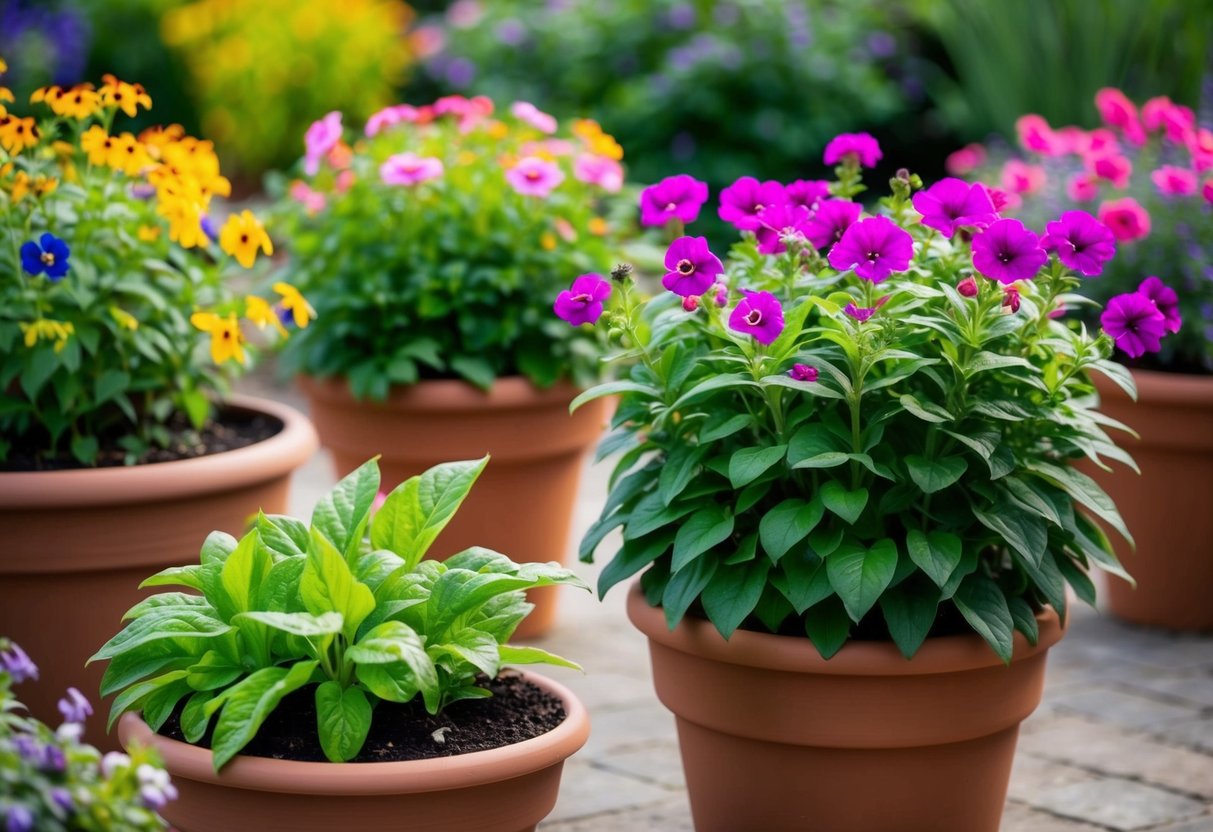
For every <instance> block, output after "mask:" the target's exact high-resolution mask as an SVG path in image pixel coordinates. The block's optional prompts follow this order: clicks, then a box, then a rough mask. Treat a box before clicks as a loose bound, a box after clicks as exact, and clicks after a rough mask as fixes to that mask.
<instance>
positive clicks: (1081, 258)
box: [1041, 211, 1116, 277]
mask: <svg viewBox="0 0 1213 832" xmlns="http://www.w3.org/2000/svg"><path fill="white" fill-rule="evenodd" d="M1045 230H1046V231H1047V232H1048V233H1047V234H1046V235H1045V237H1044V239H1043V240H1041V244H1042V245H1043V246H1044V247H1045V249H1046V250H1048V251H1056V252H1057V257H1058V258H1059V259H1060V260H1061V262H1062V263H1065V264H1066V265H1067V266H1069V267H1070V268H1071V269H1074V270H1075V271H1078V272H1081V273H1082V274H1084V275H1086V276H1087V277H1095V276H1096V275H1098V274H1101V273H1102V272H1103V267H1104V263H1106V262H1108V261H1109V260H1111V259H1112V257H1113V255H1115V254H1116V243H1115V241H1114V239H1113V237H1112V232H1111V231H1110V230H1109V229H1108V227H1107V226H1106V225H1104V224H1103V223H1101V222H1100V221H1099V220H1097V219H1095V217H1093V216H1091V215H1090V214H1088V213H1087V212H1086V211H1066V212H1065V213H1064V214H1062V215H1061V217H1060V218H1059V219H1057V220H1055V221H1054V222H1051V223H1049V224H1048V226H1046V228H1045Z"/></svg>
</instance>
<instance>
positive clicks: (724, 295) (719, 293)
mask: <svg viewBox="0 0 1213 832" xmlns="http://www.w3.org/2000/svg"><path fill="white" fill-rule="evenodd" d="M708 292H709V293H711V294H712V299H713V300H714V301H716V305H717V306H724V305H725V304H727V303H728V302H729V287H727V286H725V285H724V284H723V283H715V284H713V285H712V287H711V288H710V289H708Z"/></svg>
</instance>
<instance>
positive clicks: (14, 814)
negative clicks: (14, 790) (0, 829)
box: [4, 803, 34, 832]
mask: <svg viewBox="0 0 1213 832" xmlns="http://www.w3.org/2000/svg"><path fill="white" fill-rule="evenodd" d="M33 828H34V816H33V815H32V814H31V813H30V810H29V809H27V808H25V807H24V806H22V805H21V804H20V803H15V804H13V805H12V806H9V807H8V809H6V810H5V816H4V829H5V832H30V830H31V829H33Z"/></svg>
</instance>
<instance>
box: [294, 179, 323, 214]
mask: <svg viewBox="0 0 1213 832" xmlns="http://www.w3.org/2000/svg"><path fill="white" fill-rule="evenodd" d="M287 193H288V194H289V195H290V198H291V199H293V200H295V201H296V202H298V203H299V204H300V205H302V206H303V210H304V211H306V212H307V213H309V214H318V213H320V212H321V211H323V210H324V205H325V198H324V194H322V193H321V192H320V191H317V190H315V189H313V188H312V187H311V186H310V185H308V184H307V183H306V182H304V181H303V180H302V179H296V180H295V181H294V182H292V183H291V187H290V190H289V191H288V192H287Z"/></svg>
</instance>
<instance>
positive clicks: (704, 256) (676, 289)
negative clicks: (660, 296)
mask: <svg viewBox="0 0 1213 832" xmlns="http://www.w3.org/2000/svg"><path fill="white" fill-rule="evenodd" d="M665 267H666V268H667V269H669V271H668V272H666V274H665V277H663V278H661V285H662V286H664V287H665V288H667V289H669V290H670V291H671V292H673V293H674V294H676V295H681V296H682V297H684V298H685V297H691V296H692V295H694V296H698V295H702V294H703V293H704V292H706V291H708V289H710V288H712V286H713V285H714V284H715V283H716V278H717V277H719V276H720V275H722V274H724V266H723V265H722V264H721V262H720V258H719V257H717V256H716V255H715V254H712V252H711V250H710V249H709V248H708V240H707V238H706V237H679V238H678V239H677V240H675V241H674V242H672V243H670V247H669V248H668V249H666V253H665Z"/></svg>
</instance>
